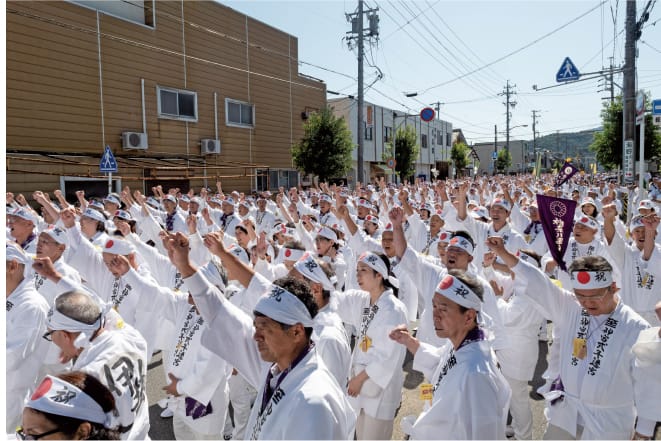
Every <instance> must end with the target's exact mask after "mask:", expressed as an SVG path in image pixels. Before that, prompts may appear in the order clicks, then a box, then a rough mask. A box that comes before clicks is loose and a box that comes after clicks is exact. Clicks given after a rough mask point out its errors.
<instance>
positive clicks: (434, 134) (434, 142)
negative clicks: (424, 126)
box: [431, 129, 436, 145]
mask: <svg viewBox="0 0 661 441" xmlns="http://www.w3.org/2000/svg"><path fill="white" fill-rule="evenodd" d="M434 144H436V129H431V145H434Z"/></svg>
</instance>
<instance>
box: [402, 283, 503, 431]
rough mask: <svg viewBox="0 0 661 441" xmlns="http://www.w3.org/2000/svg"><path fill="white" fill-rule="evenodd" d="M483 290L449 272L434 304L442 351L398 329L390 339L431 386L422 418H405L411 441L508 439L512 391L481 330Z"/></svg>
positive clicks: (477, 285) (425, 390) (440, 284)
mask: <svg viewBox="0 0 661 441" xmlns="http://www.w3.org/2000/svg"><path fill="white" fill-rule="evenodd" d="M482 293H483V290H482V284H481V283H480V282H478V281H477V280H476V279H475V278H473V277H471V276H468V275H467V274H466V273H465V272H464V271H460V270H451V271H450V272H449V273H448V274H447V275H446V276H445V277H444V278H443V279H442V280H441V282H440V283H439V284H438V286H437V287H436V289H435V293H434V297H433V299H432V302H433V305H434V306H433V307H434V327H435V329H436V333H437V335H438V336H439V337H440V338H445V339H449V341H450V343H451V344H449V345H445V346H444V347H442V348H437V347H434V346H431V345H429V344H427V343H422V342H420V341H419V340H418V339H416V338H413V337H412V336H411V335H410V334H409V332H408V331H407V329H406V327H404V326H400V327H397V328H395V329H394V330H393V331H392V332H391V333H390V338H392V339H393V340H395V341H397V342H399V343H401V344H404V345H405V346H406V347H407V349H408V350H409V351H410V352H411V353H413V355H414V359H413V369H415V370H418V371H421V372H422V373H423V374H424V375H425V377H426V378H427V379H428V380H429V381H430V383H427V384H424V385H423V386H422V387H423V393H424V394H425V396H427V397H429V398H428V400H426V403H425V406H424V409H423V411H422V413H421V414H420V415H419V416H418V417H417V418H416V417H404V418H403V419H402V429H403V430H404V432H406V433H408V434H409V435H410V436H411V439H505V423H506V420H507V406H508V404H509V400H510V393H511V391H510V387H509V385H508V384H507V381H506V380H505V378H504V377H503V375H502V374H501V373H500V370H499V369H498V365H497V360H496V356H495V355H494V353H493V350H492V349H491V345H490V344H489V342H488V341H487V338H486V335H485V332H484V330H483V329H482V327H481V326H480V324H479V323H480V322H481V319H480V318H479V316H480V311H481V309H482V300H481V295H482Z"/></svg>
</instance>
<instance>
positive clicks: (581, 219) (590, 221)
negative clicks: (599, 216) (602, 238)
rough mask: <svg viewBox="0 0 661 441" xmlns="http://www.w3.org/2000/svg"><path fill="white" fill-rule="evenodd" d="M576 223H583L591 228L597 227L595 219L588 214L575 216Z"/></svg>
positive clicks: (596, 228) (595, 228)
mask: <svg viewBox="0 0 661 441" xmlns="http://www.w3.org/2000/svg"><path fill="white" fill-rule="evenodd" d="M576 223H577V224H583V225H585V226H586V227H588V228H592V229H593V230H598V229H599V224H598V223H597V221H596V220H594V219H592V218H591V217H588V216H581V217H579V218H577V219H576Z"/></svg>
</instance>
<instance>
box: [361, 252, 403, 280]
mask: <svg viewBox="0 0 661 441" xmlns="http://www.w3.org/2000/svg"><path fill="white" fill-rule="evenodd" d="M358 262H363V263H364V264H365V265H367V266H369V267H370V268H372V269H373V270H374V271H376V272H377V273H379V274H381V276H382V277H383V280H387V281H389V282H390V283H391V284H392V286H394V287H395V288H399V281H398V280H397V279H396V278H395V277H393V276H390V275H389V274H388V268H387V267H386V264H385V262H384V261H383V259H381V258H380V257H379V256H377V255H376V254H374V253H371V252H369V251H365V252H364V253H363V254H361V255H360V257H359V258H358Z"/></svg>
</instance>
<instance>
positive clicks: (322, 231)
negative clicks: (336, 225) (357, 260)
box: [317, 226, 337, 242]
mask: <svg viewBox="0 0 661 441" xmlns="http://www.w3.org/2000/svg"><path fill="white" fill-rule="evenodd" d="M317 236H321V237H325V238H326V239H330V240H332V241H334V242H337V234H335V231H333V230H331V229H330V228H328V227H326V226H324V227H321V228H319V230H317Z"/></svg>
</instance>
